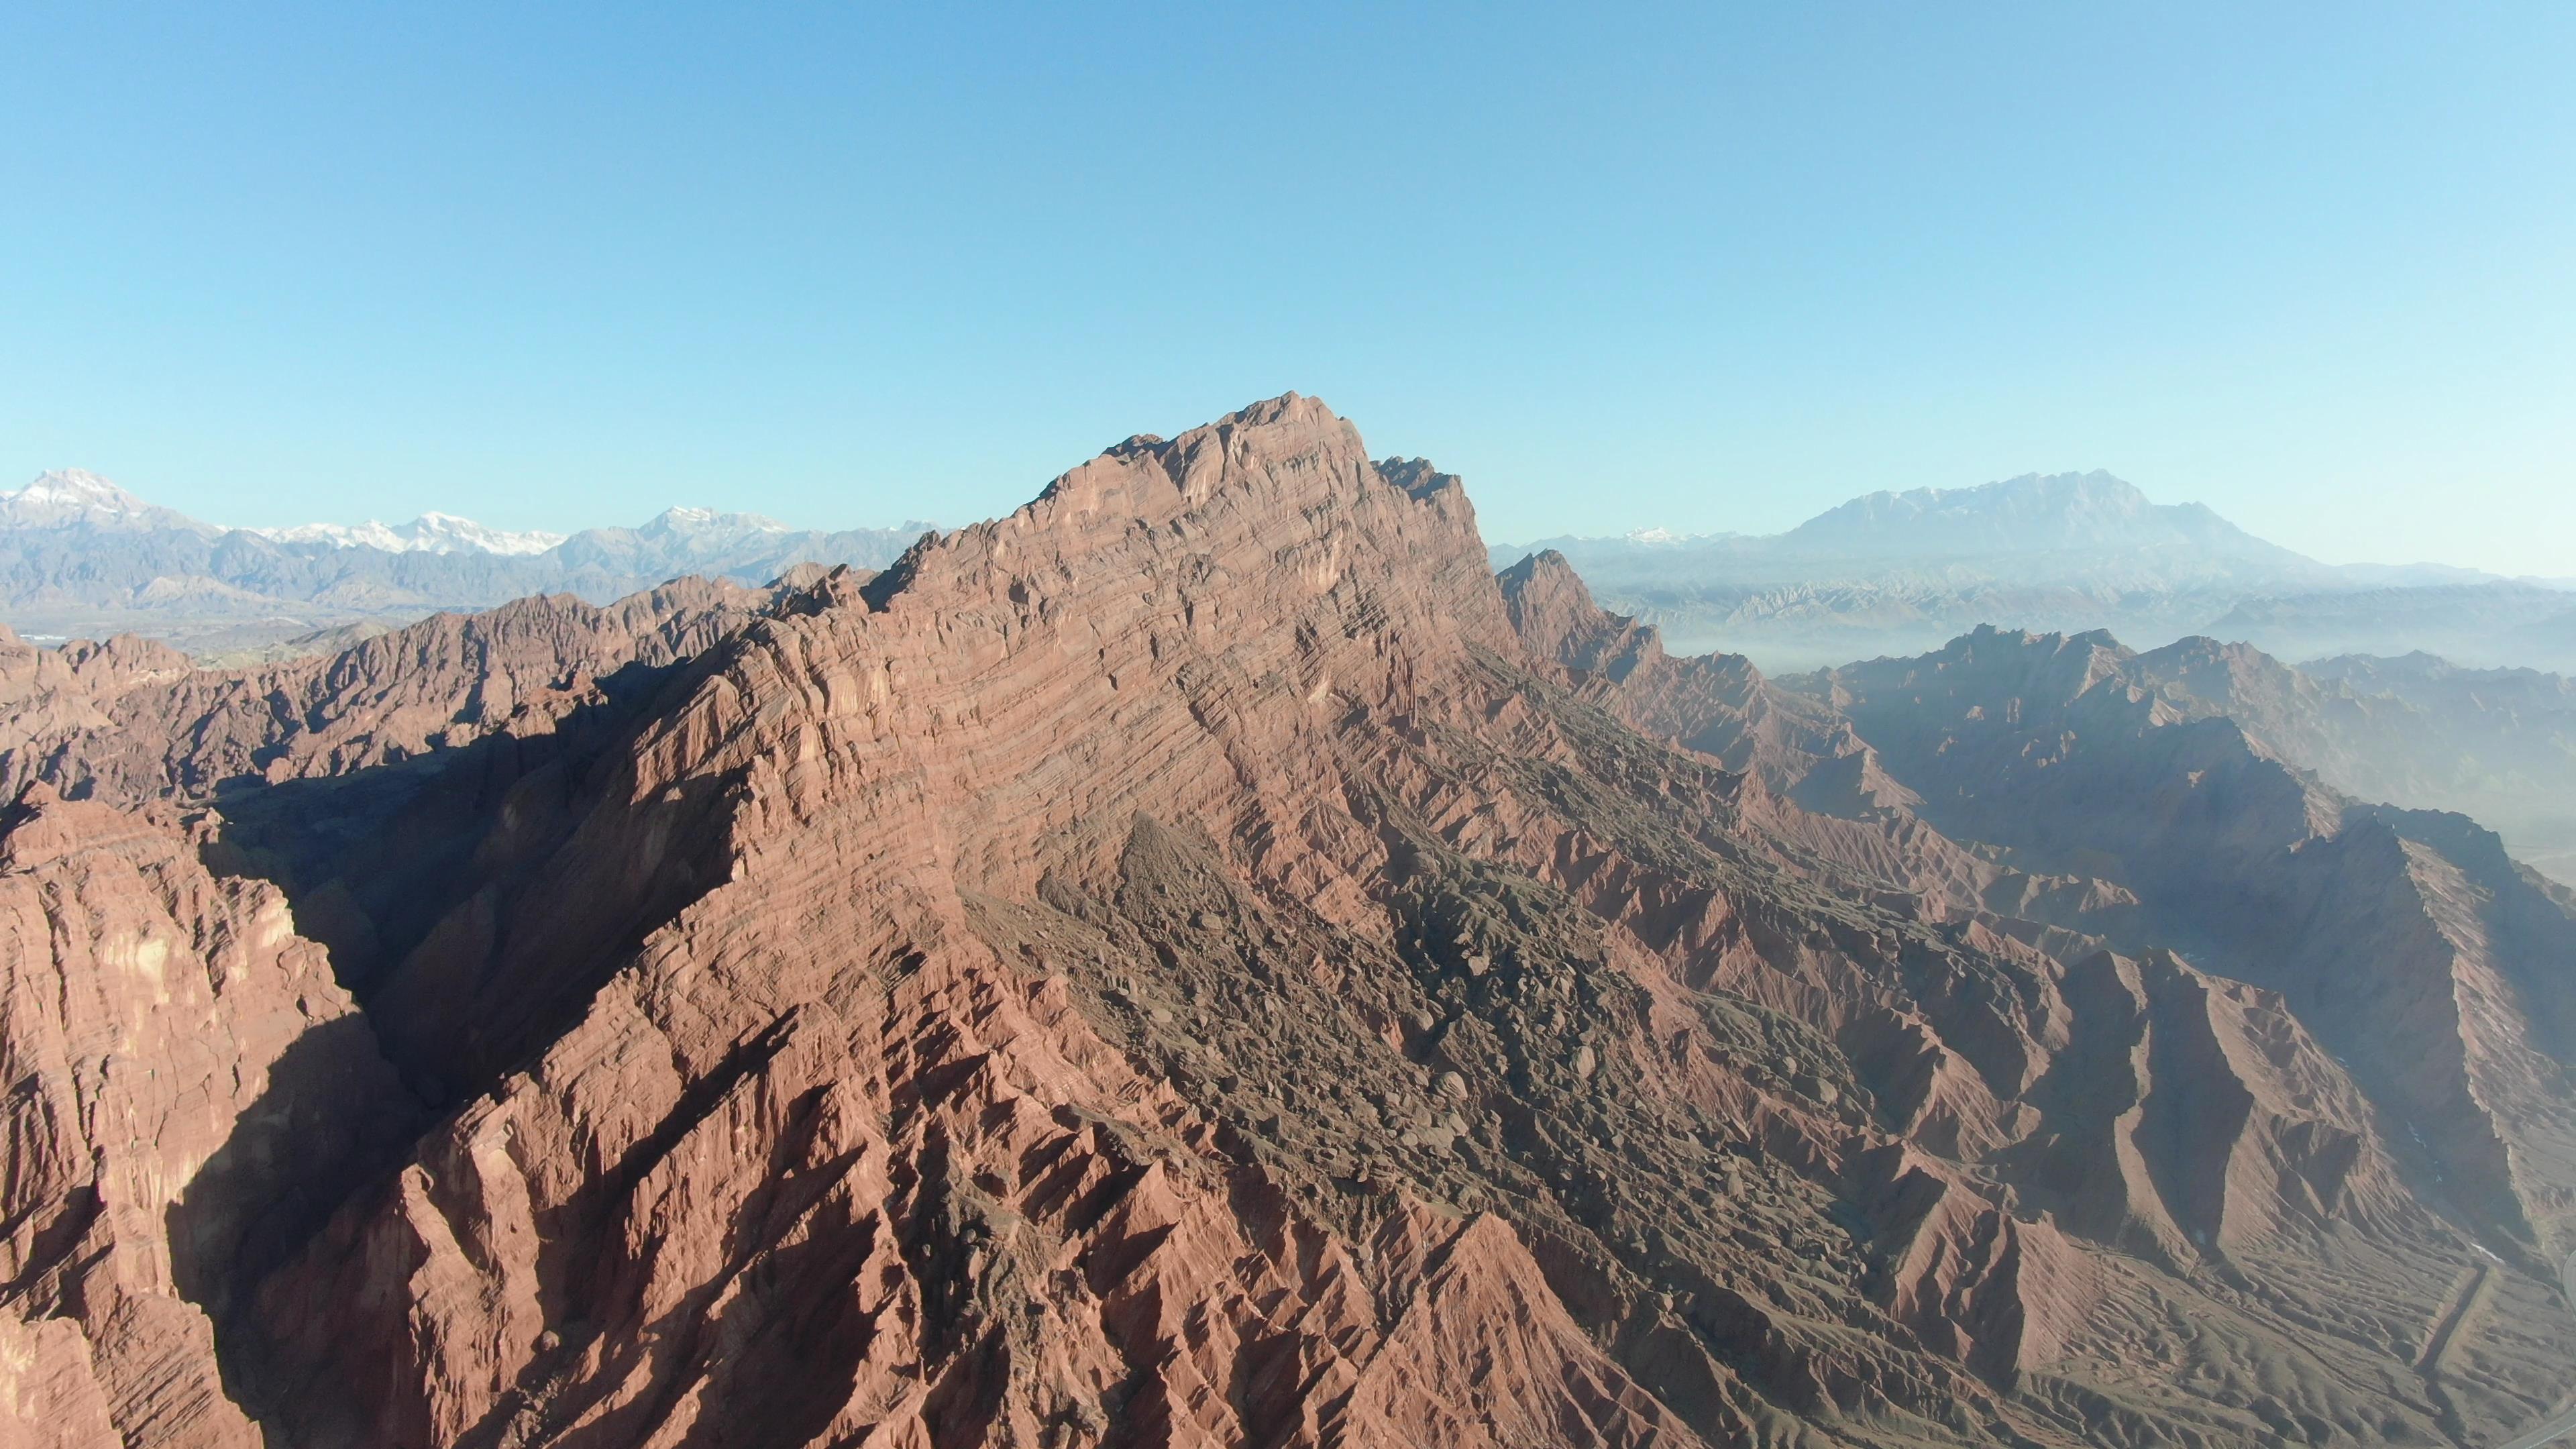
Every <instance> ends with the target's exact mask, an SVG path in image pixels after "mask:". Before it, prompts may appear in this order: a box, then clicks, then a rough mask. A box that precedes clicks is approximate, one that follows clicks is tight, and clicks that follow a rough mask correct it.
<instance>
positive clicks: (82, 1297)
mask: <svg viewBox="0 0 2576 1449" xmlns="http://www.w3.org/2000/svg"><path fill="white" fill-rule="evenodd" d="M2189 662H2190V661H2188V660H2184V661H2181V662H2180V663H2177V662H2176V661H2174V660H2171V659H2166V658H2163V657H2161V656H2140V655H2135V654H2132V653H2130V652H2129V651H2127V650H2125V649H2123V648H2121V647H2120V646H2119V645H2118V644H2116V643H2115V642H2114V641H2112V640H2110V639H2109V638H2108V637H2107V636H2102V635H2082V636H2075V637H2072V638H2068V637H2060V636H2028V635H2021V634H2004V633H1996V632H1993V631H1983V632H1979V633H1976V634H1972V635H1969V636H1966V637H1964V638H1962V639H1960V640H1958V641H1956V642H1954V643H1953V644H1951V645H1950V646H1949V647H1948V648H1947V649H1945V650H1943V651H1941V652H1939V653H1935V654H1932V655H1928V656H1924V657H1922V658H1918V659H1910V660H1882V661H1877V662H1874V663H1871V664H1866V665H1859V666H1853V667H1850V668H1847V669H1843V670H1838V671H1832V672H1829V673H1826V674H1821V675H1816V676H1809V677H1804V678H1801V679H1797V680H1792V681H1779V680H1771V679H1766V678H1764V677H1763V676H1762V675H1761V674H1760V673H1759V672H1758V671H1756V670H1754V669H1753V668H1752V667H1751V666H1750V665H1748V664H1746V663H1745V662H1744V661H1742V660H1740V659H1730V658H1727V657H1724V656H1710V657H1702V658H1678V657H1673V656H1670V655H1667V654H1666V653H1665V652H1664V651H1663V649H1662V647H1661V645H1660V644H1659V643H1658V641H1657V639H1656V638H1655V636H1654V634H1653V632H1652V631H1651V630H1648V629H1644V628H1641V627H1639V626H1637V625H1635V624H1634V623H1632V622H1631V621H1629V620H1626V619H1623V618H1619V617H1617V616H1614V615H1611V614H1608V613H1606V612H1604V611H1603V610H1601V609H1599V608H1597V607H1596V606H1595V605H1594V604H1593V602H1592V600H1591V599H1590V597H1589V596H1588V595H1587V594H1586V593H1585V591H1584V589H1583V586H1582V584H1581V583H1580V581H1579V580H1577V579H1576V577H1575V576H1574V574H1573V572H1572V571H1571V570H1570V569H1569V568H1567V567H1566V566H1565V564H1564V562H1563V560H1562V559H1558V558H1555V557H1553V556H1550V555H1541V556H1539V557H1537V558H1534V559H1531V560H1528V561H1526V562H1524V563H1522V564H1519V565H1517V566H1515V567H1514V568H1512V569H1510V570H1507V571H1506V572H1505V573H1504V574H1503V575H1501V576H1500V577H1499V578H1498V577H1497V576H1495V575H1494V574H1492V573H1490V572H1488V568H1487V562H1486V553H1485V548H1484V545H1483V544H1482V542H1481V541H1480V540H1479V538H1478V536H1477V533H1476V528H1475V523H1474V518H1473V514H1472V511H1471V510H1470V508H1469V505H1468V502H1467V498H1466V494H1465V492H1464V490H1463V488H1462V486H1461V485H1460V483H1459V482H1458V480H1457V479H1455V478H1452V477H1449V476H1447V475H1444V474H1441V473H1439V472H1438V471H1436V470H1435V469H1433V468H1432V467H1431V466H1430V465H1428V464H1425V463H1421V462H1419V461H1414V460H1387V461H1384V462H1373V461H1372V460H1371V458H1370V455H1369V454H1368V452H1367V451H1366V450H1365V449H1364V448H1363V445H1362V442H1361V439H1360V437H1359V435H1358V433H1357V432H1356V431H1355V430H1354V429H1353V428H1352V426H1351V425H1350V424H1349V423H1347V422H1345V421H1343V420H1342V419H1340V418H1338V417H1336V416H1334V415H1333V414H1332V413H1331V412H1330V411H1329V410H1327V409H1326V408H1325V407H1324V406H1323V405H1321V404H1320V403H1318V402H1315V401H1314V400H1312V399H1306V398H1300V397H1296V396H1294V395H1291V396H1289V397H1286V398H1282V399H1278V400H1276V401H1273V402H1268V403H1263V404H1260V405H1258V406H1255V407H1253V408H1250V409H1247V410H1245V411H1244V412H1242V413H1238V414H1236V415H1234V416H1231V417H1228V418H1226V419H1223V420H1221V421H1219V422H1217V423H1215V424H1212V425H1210V426H1208V427H1205V428H1200V429H1197V430H1195V431H1193V432H1190V433H1187V434H1184V435H1183V436H1181V437H1179V438H1175V439H1171V440H1163V439H1157V438H1148V437H1140V438H1135V439H1131V440H1129V441H1128V442H1126V443H1123V444H1121V445H1119V446H1118V447H1115V448H1113V449H1111V450H1109V451H1108V452H1107V453H1105V454H1103V455H1102V456H1100V457H1099V458H1096V459H1094V460H1092V461H1091V462H1089V463H1086V464H1084V465H1083V466H1081V467H1079V468H1077V469H1075V470H1074V471H1072V472H1070V473H1068V474H1066V475H1065V476H1064V477H1062V478H1060V479H1058V480H1056V481H1055V482H1054V483H1053V484H1052V485H1050V486H1049V487H1048V488H1047V489H1046V491H1045V492H1044V494H1043V495H1041V496H1040V497H1039V498H1038V499H1037V500H1036V501H1035V502H1033V503H1031V504H1029V505H1028V506H1027V507H1025V508H1023V509H1021V510H1020V511H1019V512H1017V513H1015V514H1013V515H1011V516H1010V517H1008V518H1004V519H999V520H996V521H993V522H989V523H985V524H980V525H977V526H974V527H971V528H967V529H963V530H959V531H957V532H954V533H950V534H946V535H944V536H940V537H936V538H934V539H930V540H926V541H925V542H924V543H923V544H921V545H919V546H917V547H916V548H914V549H913V551H912V552H910V553H909V554H907V555H906V556H905V557H904V558H903V559H902V561H901V562H899V563H897V564H896V565H894V566H893V567H892V568H890V569H889V570H887V571H885V572H884V573H881V574H874V575H870V574H864V573H856V572H851V571H847V570H841V571H834V572H830V573H822V574H813V573H809V574H808V575H805V576H801V577H798V578H794V579H791V580H788V581H783V582H782V583H781V584H780V585H778V586H775V587H774V588H772V589H770V590H767V591H758V590H748V589H743V588H739V587H736V586H733V585H721V584H704V583H698V582H691V581H682V582H679V583H675V584H672V585H669V586H666V587H665V588H663V589H661V590H658V591H656V592H654V593H652V594H649V595H639V596H637V597H635V598H632V599H629V600H627V601H625V602H623V603H621V604H619V605H617V606H614V607H612V608H608V609H599V608H594V607H592V606H590V605H587V604H582V603H580V602H579V601H577V600H572V599H569V598H552V599H532V600H528V601H525V602H522V603H520V604H515V605H511V606H509V607H507V608H504V609H501V610H498V611H495V612H493V613H491V614H486V615H477V616H470V617H458V616H441V617H439V618H436V619H432V620H429V621H427V622H424V623H422V624H419V625H416V626H414V627H412V628H410V629H406V630H402V631H398V632H395V633H391V634H387V635H384V636H382V637H379V638H376V639H372V640H368V641H366V642H364V643H362V644H360V645H358V646H357V647H356V648H354V649H352V650H349V651H348V652H346V653H343V654H340V655H338V656H336V657H332V658H327V659H315V660H303V661H294V662H289V663H284V664H274V665H265V666H260V667H258V668H255V669H251V670H244V671H234V672H229V673H224V672H216V671H207V670H197V669H192V668H191V667H190V666H189V663H188V661H187V660H186V659H185V658H184V657H182V656H178V655H175V654H172V653H169V652H168V651H165V650H160V649H156V648H154V647H152V646H148V645H141V644H138V643H136V642H134V641H130V640H128V641H115V642H111V643H108V644H104V645H94V646H93V645H75V646H70V647H67V648H65V649H62V650H58V651H38V650H34V649H30V648H26V647H23V646H16V645H14V644H13V645H11V646H10V647H8V648H6V649H0V721H5V726H4V727H5V731H6V733H5V735H0V745H5V747H6V751H7V752H6V755H5V758H4V759H0V773H5V775H6V778H7V782H8V784H9V786H10V789H11V790H12V792H13V797H14V800H15V803H14V805H12V806H11V807H10V813H9V815H8V818H7V827H6V835H5V838H0V924H4V925H5V933H6V934H5V936H0V993H5V995H0V1011H5V1016H0V1067H5V1076H0V1080H5V1082H6V1083H7V1088H8V1092H9V1097H8V1112H9V1122H8V1149H7V1151H8V1156H7V1161H6V1172H5V1176H0V1232H5V1234H6V1236H5V1243H4V1244H0V1441H5V1442H7V1443H10V1444H13V1445H14V1444H20V1443H25V1444H32V1445H48V1446H51V1445H61V1446H83V1449H87V1446H110V1445H122V1446H129V1449H144V1446H163V1445H170V1446H179V1445H186V1446H197V1445H206V1446H214V1445H256V1444H262V1443H265V1444H268V1445H272V1446H280V1449H284V1446H294V1449H338V1446H357V1445H385V1446H402V1449H427V1446H495V1449H497V1446H533V1445H565V1446H630V1445H636V1446H640V1445H663V1446H768V1445H808V1444H810V1445H854V1446H855V1445H870V1446H897V1445H900V1446H965V1445H982V1444H993V1445H1025V1446H1086V1445H1095V1444H1114V1445H1192V1446H1197V1445H1210V1446H1213V1445H1228V1446H1233V1445H1244V1446H1288V1445H1310V1444H1311V1445H1328V1444H1329V1445H1381V1444H1426V1443H1438V1444H1446V1445H1459V1446H1476V1445H1490V1446H1495V1449H1503V1446H1511V1449H1523V1446H1548V1445H1563V1446H1591V1445H1659V1446H1685V1445H1695V1444H1702V1443H1705V1444H1712V1445H1782V1446H1787V1445H1798V1446H1828V1445H1853V1446H1860V1445H1885V1446H1895V1445H1927V1444H1928V1445H2024V1446H2028V1445H2077V1444H2114V1445H2192V1446H2211V1449H2216V1446H2236V1445H2248V1444H2261V1445H2274V1444H2279V1445H2289V1444H2300V1445H2305V1444H2353V1445H2360V1444H2392V1443H2394V1444H2424V1445H2439V1444H2485V1443H2490V1442H2497V1441H2501V1440H2502V1439H2504V1438H2507V1437H2509V1436H2510V1435H2511V1434H2512V1433H2514V1432H2515V1431H2517V1430H2518V1429H2520V1428H2521V1427H2523V1426H2524V1425H2526V1424H2528V1423H2531V1422H2535V1421H2538V1420H2539V1419H2541V1418H2543V1417H2545V1416H2546V1415H2547V1413H2548V1412H2549V1411H2550V1410H2551V1408H2552V1407H2553V1406H2554V1405H2556V1404H2557V1403H2558V1401H2559V1400H2560V1399H2561V1397H2562V1396H2563V1395H2564V1394H2566V1393H2567V1392H2568V1391H2569V1390H2570V1389H2571V1388H2572V1387H2576V1318H2571V1316H2570V1313H2569V1310H2568V1305H2567V1304H2566V1303H2565V1302H2564V1301H2563V1300H2562V1298H2561V1296H2560V1290H2559V1288H2558V1286H2557V1284H2558V1276H2559V1264H2560V1261H2561V1259H2562V1258H2563V1256H2564V1255H2565V1254H2566V1253H2567V1251H2568V1250H2569V1249H2570V1248H2571V1247H2576V1200H2571V1197H2570V1192H2571V1189H2576V1093H2571V1087H2570V1083H2569V1080H2568V1075H2567V1071H2566V1069H2565V1066H2564V1064H2565V1063H2568V1062H2571V1061H2576V1054H2571V1053H2576V1035H2571V1034H2572V1033H2576V974H2571V973H2576V897H2571V896H2570V894H2569V893H2568V892H2567V891H2565V890H2564V889H2563V888H2560V887H2558V886H2555V885H2553V884H2551V883H2549V882H2548V881H2546V880H2545V879H2543V878H2541V877H2538V876H2536V875H2534V874H2532V873H2531V872H2529V871H2528V870H2527V869H2524V868H2522V867H2518V866H2516V865H2515V864H2514V863H2513V862H2512V861H2510V860H2509V859H2508V858H2507V857H2506V856H2505V855H2504V853H2503V851H2502V850H2501V848H2500V847H2499V845H2498V844H2497V842H2496V840H2495V838H2494V837H2493V836H2492V835H2490V834H2488V833H2486V832H2485V831H2483V830H2482V829H2480V828H2479V827H2478V826H2476V825H2475V824H2474V823H2472V822H2470V821H2469V820H2467V819H2465V818H2463V817H2459V816H2451V815H2434V814H2427V813H2414V812H2405V811H2399V810H2394V809H2390V808H2387V807H2383V806H2377V805H2374V804H2372V803H2369V802H2366V801H2362V800H2357V799H2352V798H2347V797H2345V796H2343V795H2340V794H2338V793H2336V792H2335V791H2334V790H2332V789H2331V788H2329V787H2328V786H2326V785H2324V784H2321V783H2319V779H2318V777H2317V776H2316V775H2314V774H2312V773H2309V772H2308V771H2306V770H2304V769H2302V768H2300V767H2299V766H2298V764H2297V762H2295V761H2293V760H2290V759H2287V758H2285V757H2284V755H2283V753H2282V752H2281V750H2280V748H2279V746H2278V744H2277V742H2275V741H2272V740H2270V739H2267V738H2266V736H2265V735H2264V734H2263V732H2262V730H2261V729H2260V728H2259V727H2258V728H2252V729H2249V728H2248V727H2247V726H2245V725H2243V724H2240V723H2239V722H2238V721H2236V720H2235V719H2233V718H2232V717H2230V715H2229V714H2228V713H2227V712H2226V708H2225V704H2224V701H2223V700H2220V701H2219V702H2218V703H2212V700H2213V699H2216V698H2217V697H2218V691H2215V690H2214V689H2211V688H2202V689H2200V690H2199V691H2198V692H2194V691H2193V690H2192V689H2191V688H2188V687H2186V686H2187V685H2188V683H2189V679H2190V678H2203V679H2204V683H2206V680H2205V676H2198V675H2191V674H2190V671H2189V670H2188V669H2186V668H2184V667H2183V666H2184V665H2187V664H2188V663H2189Z"/></svg>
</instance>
